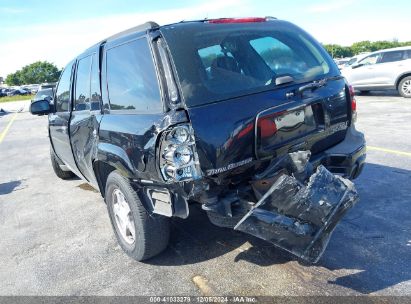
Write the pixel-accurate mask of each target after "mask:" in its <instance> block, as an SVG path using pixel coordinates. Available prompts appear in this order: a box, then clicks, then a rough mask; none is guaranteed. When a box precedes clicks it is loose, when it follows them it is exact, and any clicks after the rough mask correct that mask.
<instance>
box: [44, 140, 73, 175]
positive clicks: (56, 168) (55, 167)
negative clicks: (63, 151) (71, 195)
mask: <svg viewBox="0 0 411 304" xmlns="http://www.w3.org/2000/svg"><path fill="white" fill-rule="evenodd" d="M50 160H51V166H52V167H53V171H54V173H56V175H57V176H58V177H60V178H61V179H70V178H73V177H74V173H73V172H71V171H64V170H62V169H61V168H60V162H59V160H58V159H57V157H56V154H54V151H53V149H52V148H50Z"/></svg>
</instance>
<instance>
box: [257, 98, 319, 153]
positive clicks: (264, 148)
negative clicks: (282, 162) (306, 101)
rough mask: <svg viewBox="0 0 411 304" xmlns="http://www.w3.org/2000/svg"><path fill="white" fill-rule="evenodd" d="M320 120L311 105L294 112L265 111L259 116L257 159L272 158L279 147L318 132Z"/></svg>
mask: <svg viewBox="0 0 411 304" xmlns="http://www.w3.org/2000/svg"><path fill="white" fill-rule="evenodd" d="M317 121H318V118H317V117H316V116H315V115H314V111H313V107H312V106H311V105H309V106H304V107H300V108H296V109H293V110H287V111H281V112H275V111H270V110H267V111H264V112H261V113H259V114H258V115H257V123H256V125H257V131H256V152H257V157H259V158H264V157H267V156H271V155H272V154H273V151H274V150H276V149H277V148H279V147H282V146H284V145H286V144H287V143H292V142H294V141H295V140H297V139H300V138H303V137H306V136H307V135H309V134H311V133H313V132H316V131H317V129H318V128H319V127H318V123H317Z"/></svg>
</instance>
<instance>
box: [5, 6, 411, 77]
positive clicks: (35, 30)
mask: <svg viewBox="0 0 411 304" xmlns="http://www.w3.org/2000/svg"><path fill="white" fill-rule="evenodd" d="M410 12H411V1H409V0H396V1H387V0H380V1H378V0H356V1H355V0H338V1H336V0H311V1H303V0H294V1H292V0H289V1H273V0H271V1H270V0H265V1H263V0H261V1H259V0H254V1H253V0H208V1H200V0H191V1H189V0H180V1H178V0H175V1H170V0H169V1H165V0H155V1H136V0H135V1H131V0H125V1H122V0H99V1H86V0H71V1H50V0H37V1H35V0H0V37H1V47H0V76H3V77H5V76H6V75H7V74H9V73H12V72H14V71H16V70H17V69H20V68H21V67H22V66H24V65H26V64H30V63H32V62H34V61H36V60H48V61H50V62H53V63H55V64H56V65H57V66H59V67H63V66H64V65H65V64H66V62H68V61H69V60H70V59H71V58H72V57H74V56H76V55H77V54H78V53H79V52H81V51H82V50H83V49H85V48H87V47H88V46H90V45H92V44H93V43H95V42H97V41H99V40H101V39H103V38H105V37H107V36H109V35H112V34H114V33H116V32H118V31H121V30H124V29H126V28H129V27H132V26H134V25H137V24H140V23H143V22H145V21H148V20H153V21H156V22H158V23H159V24H166V23H171V22H177V21H181V20H182V19H186V20H189V19H199V18H204V17H207V18H218V17H233V16H267V15H269V16H275V17H277V18H280V19H284V20H288V21H291V22H294V23H296V24H297V25H299V26H301V27H303V28H304V29H305V30H306V31H308V32H309V33H311V34H312V35H313V36H314V37H316V38H317V39H318V40H319V41H320V42H323V43H338V44H342V45H350V44H351V43H353V42H355V41H360V40H384V39H388V40H391V39H394V38H396V39H399V40H400V41H406V40H408V41H409V40H411V30H410V27H411V18H410Z"/></svg>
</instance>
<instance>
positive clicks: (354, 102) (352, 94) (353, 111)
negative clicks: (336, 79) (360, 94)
mask: <svg viewBox="0 0 411 304" xmlns="http://www.w3.org/2000/svg"><path fill="white" fill-rule="evenodd" d="M349 91H350V99H351V117H352V122H356V121H357V100H356V99H355V91H354V88H353V86H352V85H350V86H349Z"/></svg>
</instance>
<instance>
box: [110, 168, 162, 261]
mask: <svg viewBox="0 0 411 304" xmlns="http://www.w3.org/2000/svg"><path fill="white" fill-rule="evenodd" d="M105 200H106V204H107V209H108V213H109V216H110V221H111V225H112V226H113V230H114V234H115V235H116V238H117V241H118V243H119V245H120V246H121V248H122V249H123V250H124V251H125V252H126V253H127V254H128V255H129V256H130V257H132V258H133V259H135V260H137V261H143V260H146V259H149V258H151V257H153V256H155V255H157V254H159V253H160V252H162V251H163V250H164V249H165V248H166V247H167V245H168V242H169V238H170V219H169V218H167V217H165V216H162V215H157V214H154V215H151V216H150V215H149V214H148V212H147V211H146V209H145V208H144V206H143V205H142V203H141V201H140V199H139V198H138V196H137V193H136V192H135V191H134V189H133V188H132V187H131V185H130V182H129V180H128V179H127V178H125V177H123V176H122V175H120V173H119V172H118V171H113V172H111V173H110V175H109V176H108V178H107V183H106V192H105ZM123 200H124V201H125V204H124V201H123ZM126 205H127V206H128V207H127V206H126ZM122 224H123V225H122ZM122 227H123V229H122ZM133 234H134V235H133Z"/></svg>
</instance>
